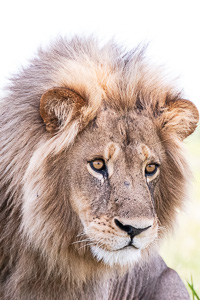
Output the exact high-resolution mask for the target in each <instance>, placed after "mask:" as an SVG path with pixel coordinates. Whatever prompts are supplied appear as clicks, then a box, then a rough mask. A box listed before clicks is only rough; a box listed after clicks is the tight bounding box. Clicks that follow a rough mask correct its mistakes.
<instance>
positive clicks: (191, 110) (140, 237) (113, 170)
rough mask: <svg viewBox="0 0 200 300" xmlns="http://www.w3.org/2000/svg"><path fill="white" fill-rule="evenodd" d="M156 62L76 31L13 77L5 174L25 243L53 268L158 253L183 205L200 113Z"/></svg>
mask: <svg viewBox="0 0 200 300" xmlns="http://www.w3.org/2000/svg"><path fill="white" fill-rule="evenodd" d="M159 73H160V70H159V69H153V70H152V69H151V68H150V67H149V65H148V64H147V63H146V62H145V60H144V58H143V54H142V51H140V50H136V51H134V52H132V53H127V54H125V53H123V51H122V50H120V49H119V48H117V47H116V46H115V45H113V44H108V45H107V46H105V47H103V48H98V47H97V46H96V42H94V41H93V40H88V41H84V40H83V41H81V40H77V39H74V40H72V41H71V42H64V41H60V42H58V43H57V44H55V45H54V46H52V47H51V49H50V50H48V51H47V52H40V53H39V55H38V58H36V59H35V60H33V61H32V64H31V65H30V67H29V68H28V69H27V70H25V71H23V72H22V74H21V75H19V77H17V78H15V81H14V84H13V86H12V92H11V94H10V95H9V96H8V98H7V100H6V101H4V103H3V107H4V108H3V109H4V111H5V116H6V115H7V116H8V114H9V116H8V117H7V119H6V120H7V121H5V123H4V124H3V127H2V128H4V129H3V130H4V132H5V133H6V134H7V135H8V139H7V141H5V140H3V142H2V143H3V147H4V149H5V150H3V152H2V153H4V155H3V160H2V173H1V174H2V178H4V179H3V180H2V191H3V190H4V189H5V187H8V191H9V192H7V193H5V195H6V196H5V197H4V196H3V197H4V198H5V199H7V200H9V201H10V203H11V206H12V205H13V206H14V207H17V209H16V215H17V216H18V217H17V224H18V225H17V226H16V231H17V232H18V234H17V239H18V240H17V242H15V245H18V246H16V247H21V249H22V245H26V247H27V249H34V251H37V253H40V254H42V256H43V257H44V258H45V259H46V260H47V263H48V265H49V266H51V268H52V267H55V266H58V265H59V266H62V267H63V265H65V264H66V265H67V264H69V261H70V259H71V257H73V258H74V257H75V258H76V259H77V260H78V261H79V259H80V261H81V259H83V260H86V261H87V262H88V264H89V262H92V263H91V264H94V263H95V264H103V265H104V264H105V265H109V266H110V267H112V266H113V265H117V266H120V265H121V266H124V265H130V264H133V263H135V262H137V261H139V260H140V259H141V258H145V257H147V256H148V254H149V253H151V252H152V250H153V249H154V248H155V245H156V244H157V241H158V239H159V238H161V237H162V236H163V233H164V232H165V231H168V230H169V229H170V228H171V227H172V224H173V222H174V219H175V214H176V210H177V209H179V208H180V207H181V206H182V203H183V198H184V193H185V186H186V182H187V174H188V168H187V164H186V162H185V160H184V158H183V155H182V150H181V142H182V140H183V139H184V138H185V137H187V136H188V135H190V134H191V133H192V132H193V131H194V129H195V127H196V125H197V122H198V112H197V110H196V108H195V106H194V105H193V104H192V103H191V102H190V101H187V100H183V99H182V96H181V94H180V93H178V92H177V91H176V90H175V89H174V88H173V87H172V86H170V85H169V84H166V83H165V82H164V80H163V79H162V78H160V75H159ZM29 92H30V93H29ZM10 112H11V113H10ZM2 122H3V121H2ZM3 176H4V177H3ZM6 176H7V177H6ZM5 178H7V180H5ZM7 200H5V201H7ZM7 215H9V220H11V219H12V213H11V212H10V211H9V212H7ZM13 216H14V217H15V220H16V216H15V215H14V214H13ZM9 222H10V221H9ZM5 224H6V223H5ZM12 224H14V223H12ZM13 226H14V225H13ZM6 230H7V229H6V225H5V232H7V231H6ZM12 232H15V229H14V227H13V231H12ZM3 236H5V240H6V243H7V244H8V240H9V239H8V238H7V235H6V234H5V233H4V235H3ZM13 236H14V235H13ZM20 243H21V244H20ZM6 249H7V248H6ZM13 249H14V247H12V251H13ZM5 252H6V251H5ZM12 257H13V256H12ZM66 262H67V263H66ZM62 267H61V268H62Z"/></svg>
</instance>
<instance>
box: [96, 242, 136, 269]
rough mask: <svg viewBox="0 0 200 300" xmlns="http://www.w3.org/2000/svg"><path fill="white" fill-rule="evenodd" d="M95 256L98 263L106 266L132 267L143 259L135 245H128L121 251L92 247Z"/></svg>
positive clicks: (120, 249)
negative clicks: (100, 262)
mask: <svg viewBox="0 0 200 300" xmlns="http://www.w3.org/2000/svg"><path fill="white" fill-rule="evenodd" d="M91 251H92V254H93V256H94V257H95V258H96V259H97V261H102V262H104V263H105V264H106V265H109V266H113V265H121V266H125V265H132V264H133V263H135V262H137V261H138V260H140V259H141V251H140V249H139V248H136V247H135V246H134V245H126V246H124V247H122V248H119V249H113V250H112V251H111V250H110V251H109V250H105V249H103V248H101V247H98V246H91Z"/></svg>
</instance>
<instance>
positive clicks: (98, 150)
mask: <svg viewBox="0 0 200 300" xmlns="http://www.w3.org/2000/svg"><path fill="white" fill-rule="evenodd" d="M88 134H89V139H88ZM81 137H82V139H83V140H84V141H85V140H86V141H87V143H86V144H87V148H86V150H87V151H86V153H87V155H88V158H87V159H90V157H91V158H93V156H94V155H96V156H97V157H98V156H103V157H104V158H105V159H106V160H112V161H113V162H114V161H116V160H117V159H118V158H119V157H121V155H123V156H126V158H128V159H129V160H130V163H133V162H132V161H131V158H132V159H134V160H136V159H139V160H141V161H144V160H147V159H148V158H151V157H152V158H154V157H157V158H158V160H161V157H160V156H161V155H162V145H161V143H160V139H159V136H158V134H157V131H156V126H155V124H154V123H153V121H152V119H151V118H150V117H148V116H146V115H141V114H140V115H138V114H136V113H132V114H126V115H120V113H116V112H113V111H110V110H108V111H103V112H102V113H101V114H100V115H99V116H98V117H97V118H96V120H95V121H94V122H93V123H92V124H90V125H89V127H88V129H87V130H86V131H85V132H84V133H83V134H81ZM84 143H85V142H84ZM86 144H85V145H86ZM88 144H89V147H88Z"/></svg>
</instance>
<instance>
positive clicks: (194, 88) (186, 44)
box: [0, 0, 200, 110]
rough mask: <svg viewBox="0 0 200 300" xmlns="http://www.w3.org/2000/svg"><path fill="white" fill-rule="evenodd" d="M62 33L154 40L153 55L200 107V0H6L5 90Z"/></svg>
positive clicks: (0, 21) (1, 54)
mask: <svg viewBox="0 0 200 300" xmlns="http://www.w3.org/2000/svg"><path fill="white" fill-rule="evenodd" d="M58 34H59V35H62V36H68V37H69V36H73V34H79V35H83V34H84V35H89V34H94V35H95V36H97V37H99V38H100V40H101V41H107V40H109V39H110V38H113V37H114V38H115V40H116V41H117V42H120V43H121V44H123V45H125V46H127V47H128V48H129V49H130V48H134V47H135V46H137V44H138V43H140V42H142V41H144V42H150V46H149V50H148V54H149V56H150V57H151V60H152V61H153V62H155V63H157V64H162V65H164V66H166V70H167V71H168V72H169V74H171V76H172V78H174V77H179V78H180V79H179V81H178V82H179V86H180V87H181V88H184V91H185V97H186V98H188V99H190V100H191V101H193V102H194V103H195V104H196V105H197V106H198V108H199V110H200V92H199V85H200V84H199V81H200V74H199V73H200V1H199V0H167V1H163V0H123V1H121V0H115V1H114V0H101V1H95V0H93V1H92V0H71V1H69V0H65V1H62V0H55V1H51V0H48V1H46V0H35V1H32V0H26V1H24V0H4V1H3V0H2V1H1V4H0V89H1V88H2V87H3V86H4V85H5V83H6V78H7V77H8V76H9V74H11V73H13V72H15V71H16V70H17V69H18V68H19V67H20V66H21V65H25V64H26V62H27V61H28V59H30V58H32V57H33V56H34V53H35V51H36V49H37V48H38V47H39V46H41V45H42V46H45V45H46V44H48V43H49V42H50V41H51V40H53V39H54V38H55V37H56V36H57V35H58ZM151 60H150V61H151Z"/></svg>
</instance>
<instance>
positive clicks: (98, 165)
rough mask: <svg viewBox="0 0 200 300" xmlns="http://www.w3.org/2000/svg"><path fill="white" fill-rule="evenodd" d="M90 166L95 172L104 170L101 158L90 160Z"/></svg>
mask: <svg viewBox="0 0 200 300" xmlns="http://www.w3.org/2000/svg"><path fill="white" fill-rule="evenodd" d="M90 167H91V168H92V169H93V170H94V171H96V172H100V173H102V172H104V171H106V164H105V161H104V160H103V159H95V160H93V161H91V162H90Z"/></svg>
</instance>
